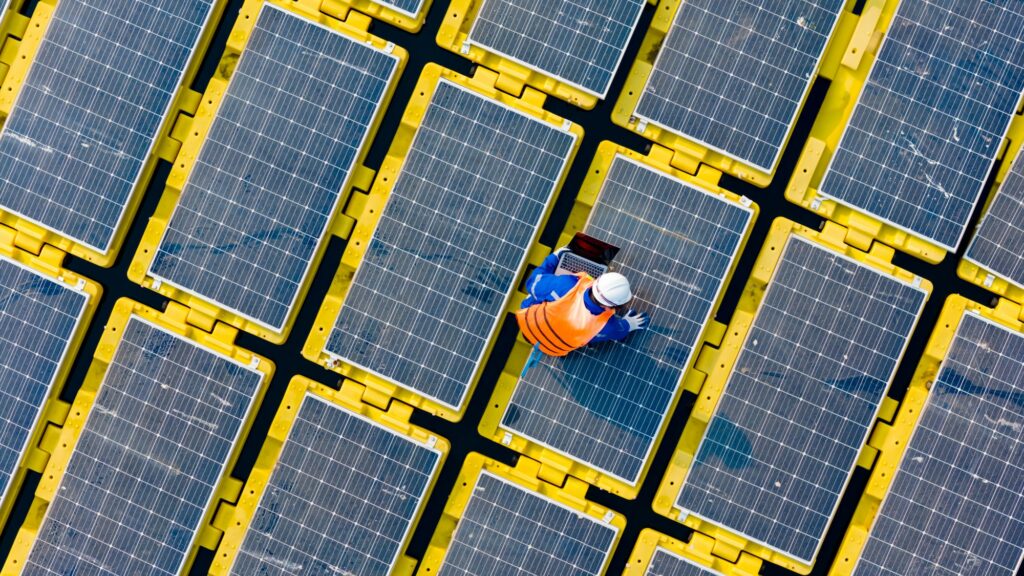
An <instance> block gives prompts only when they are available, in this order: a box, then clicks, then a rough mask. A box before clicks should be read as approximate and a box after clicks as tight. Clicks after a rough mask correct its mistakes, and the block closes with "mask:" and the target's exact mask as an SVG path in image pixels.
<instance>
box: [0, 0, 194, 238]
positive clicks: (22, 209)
mask: <svg viewBox="0 0 1024 576" xmlns="http://www.w3.org/2000/svg"><path fill="white" fill-rule="evenodd" d="M212 6H213V0H106V1H105V2H103V3H101V4H98V3H96V2H89V1H86V0H61V2H59V3H58V4H57V9H56V11H55V12H54V14H53V17H52V19H51V22H50V24H49V28H48V29H47V31H46V35H45V36H44V38H43V41H42V43H41V44H40V46H39V51H38V53H37V54H36V56H35V60H34V61H33V63H32V67H31V69H30V70H29V73H28V77H27V78H26V79H25V82H24V84H23V85H22V88H21V92H20V93H19V95H18V100H17V102H16V104H15V106H14V109H13V110H12V111H11V115H10V117H8V118H7V123H6V124H5V125H4V129H3V133H2V134H0V207H2V209H3V210H6V211H9V212H14V213H17V214H19V215H21V216H24V217H26V218H28V219H30V220H32V221H35V222H38V223H40V224H41V225H43V226H45V227H46V228H48V229H50V230H53V231H55V232H57V233H59V234H62V235H64V236H67V237H68V238H70V239H72V240H74V241H76V242H78V243H80V244H82V245H85V246H88V247H91V248H93V249H95V250H97V251H99V252H102V253H106V252H107V251H108V250H109V249H110V245H111V242H112V241H113V237H114V234H115V232H116V230H117V228H118V226H119V224H120V223H121V220H122V219H123V217H124V212H125V209H126V207H127V205H128V203H129V200H130V198H131V195H132V192H133V191H134V190H135V187H136V185H137V184H138V182H139V178H140V177H141V174H142V169H143V167H144V166H145V163H146V160H147V158H148V157H149V153H150V151H151V150H152V148H153V145H154V143H155V141H156V138H157V136H158V132H159V130H160V127H161V126H162V125H163V122H164V117H165V116H166V115H167V113H168V111H169V107H170V105H171V103H172V101H173V99H174V95H175V93H176V92H177V90H178V86H179V84H181V81H182V78H183V76H184V72H185V69H186V68H187V67H188V64H189V61H190V60H191V59H192V55H193V53H194V52H195V51H196V48H197V45H198V43H199V39H200V37H201V35H202V30H203V27H204V26H205V24H206V22H207V19H208V18H209V17H210V13H211V11H212ZM169 23H173V25H169Z"/></svg>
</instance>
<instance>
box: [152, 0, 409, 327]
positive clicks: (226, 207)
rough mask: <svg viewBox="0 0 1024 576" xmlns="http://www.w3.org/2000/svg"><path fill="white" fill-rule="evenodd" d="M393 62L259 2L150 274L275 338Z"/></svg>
mask: <svg viewBox="0 0 1024 576" xmlns="http://www.w3.org/2000/svg"><path fill="white" fill-rule="evenodd" d="M398 64H399V59H398V57H397V56H395V55H392V54H389V53H386V52H385V51H383V50H380V49H377V48H375V47H373V46H372V45H369V44H367V43H364V42H359V41H356V40H354V39H352V38H349V37H347V36H345V35H343V34H341V33H338V32H336V31H334V30H331V29H330V28H327V27H326V26H322V25H320V24H318V23H315V22H312V21H309V20H307V19H305V18H303V17H301V16H299V15H297V14H294V13H292V12H289V11H287V10H285V9H283V8H280V7H277V6H274V5H273V4H266V5H264V6H263V8H262V10H261V11H260V14H259V19H258V20H257V22H256V26H255V29H254V30H253V32H252V34H251V36H250V37H249V42H248V43H247V45H246V48H245V50H244V51H243V53H242V56H241V60H240V61H239V63H238V67H237V68H236V70H235V72H234V73H233V75H232V77H231V81H230V83H229V85H228V89H227V92H226V93H225V95H224V98H223V101H222V103H221V105H220V108H219V109H218V112H217V116H216V118H215V119H214V121H213V124H212V126H211V128H210V132H209V134H208V136H207V137H206V140H205V141H204V143H203V145H202V148H201V150H200V153H199V156H198V158H197V159H196V161H195V165H194V166H193V168H192V172H191V174H190V175H189V178H188V181H187V183H186V185H185V187H184V190H183V191H182V194H181V198H180V200H179V202H178V205H177V206H176V207H175V210H174V213H173V215H172V217H171V219H170V222H169V223H168V225H167V228H166V230H165V232H164V236H163V238H162V240H161V242H160V245H159V248H158V250H157V252H156V255H155V257H154V258H153V261H152V263H151V266H150V274H151V275H152V276H153V277H155V278H158V279H160V280H161V281H162V282H167V283H169V284H171V285H173V286H176V287H179V288H182V289H184V290H186V291H188V292H191V293H195V294H199V295H201V296H203V297H205V298H208V299H210V300H212V301H214V302H215V303H217V304H219V305H221V306H223V307H225V308H227V309H229V310H231V311H234V312H237V313H238V314H240V315H242V316H244V317H245V318H248V319H250V320H253V321H255V322H257V323H258V324H260V325H263V326H266V327H269V328H271V329H273V330H275V331H281V330H283V329H284V327H285V324H286V322H287V319H288V318H289V317H290V314H291V312H292V310H293V308H294V306H295V303H296V300H297V298H298V295H299V291H300V290H301V287H302V285H303V284H304V283H305V280H306V278H307V277H308V275H309V273H310V268H311V266H312V263H313V259H314V257H315V255H316V253H317V251H318V249H319V247H320V246H321V243H322V242H323V238H324V235H325V234H326V232H327V226H328V224H329V223H330V220H331V217H332V216H333V214H334V211H335V209H336V208H337V205H338V203H339V201H340V200H341V198H342V196H343V192H344V187H345V186H346V183H347V181H348V179H349V176H350V174H351V172H352V168H353V166H354V165H355V163H356V161H357V160H358V157H359V154H360V151H361V150H362V148H363V146H364V144H365V142H366V140H367V138H368V135H369V132H370V128H371V126H372V124H373V122H374V120H375V118H376V117H377V115H378V112H379V109H380V107H381V103H382V101H383V99H384V98H385V97H386V96H387V92H388V86H389V85H390V83H391V80H392V79H393V77H394V75H395V73H396V70H397V68H398Z"/></svg>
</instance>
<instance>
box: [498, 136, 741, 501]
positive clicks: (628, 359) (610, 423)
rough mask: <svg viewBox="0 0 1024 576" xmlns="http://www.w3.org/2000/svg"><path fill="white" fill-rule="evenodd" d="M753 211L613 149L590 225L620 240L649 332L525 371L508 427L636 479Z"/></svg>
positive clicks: (619, 265) (591, 230) (504, 423)
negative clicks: (646, 314) (614, 154)
mask: <svg viewBox="0 0 1024 576" xmlns="http://www.w3.org/2000/svg"><path fill="white" fill-rule="evenodd" d="M752 220H753V210H751V209H750V208H747V207H745V206H742V205H739V204H736V203H733V202H730V201H728V200H725V199H724V198H722V197H720V196H718V195H715V194H711V193H709V192H707V191H704V190H701V189H699V188H697V187H695V186H693V185H691V184H688V183H686V182H684V181H682V180H679V179H677V178H675V177H672V176H670V175H668V174H665V173H662V172H658V171H656V170H654V169H652V168H650V167H647V166H644V165H643V164H640V163H639V162H636V161H634V160H632V159H630V158H628V157H625V156H622V155H616V157H615V159H614V160H613V161H612V165H611V167H610V168H609V170H608V176H607V178H606V180H605V183H604V185H603V186H602V191H601V193H600V195H599V197H598V199H597V201H596V202H595V203H594V207H593V209H592V210H591V214H590V218H589V219H588V222H587V225H586V227H585V231H586V232H587V233H588V234H590V235H592V236H595V237H597V238H600V239H602V240H605V241H607V242H610V243H611V244H613V245H615V246H618V247H619V248H620V251H619V254H618V256H617V257H616V261H615V270H617V271H619V272H621V273H623V274H625V275H626V277H627V278H629V279H630V282H631V283H632V285H633V287H634V291H635V293H636V299H635V300H634V302H632V303H631V306H633V307H635V308H636V309H638V310H644V311H647V312H649V313H650V315H651V325H650V327H649V328H648V330H646V331H645V332H642V333H638V334H633V335H632V336H630V337H629V339H628V340H626V341H625V342H623V343H602V344H598V345H595V346H593V347H587V348H583V349H581V350H577V351H575V352H573V353H572V354H571V355H569V356H567V357H565V358H553V357H547V356H545V357H544V358H543V359H542V360H541V362H540V363H539V364H538V365H537V366H534V367H533V368H531V369H530V370H529V371H528V372H527V373H526V377H525V378H520V380H519V382H518V383H517V385H516V389H515V391H514V392H513V395H512V398H511V399H510V400H509V403H508V405H507V406H506V408H505V413H504V414H503V416H502V419H501V427H502V428H503V429H506V430H509V431H511V432H513V433H515V434H517V435H519V436H522V437H524V438H528V439H529V440H531V441H532V442H535V443H537V444H540V445H542V446H545V447H547V448H548V449H550V450H553V451H555V452H558V453H560V454H565V455H567V456H569V457H570V458H573V459H575V460H579V461H581V462H584V463H586V464H587V465H588V466H591V467H593V468H594V469H596V470H600V471H601V472H604V473H606V474H608V475H610V476H613V477H615V478H619V479H620V480H623V481H624V482H627V483H629V484H631V485H633V484H636V483H637V481H638V480H639V477H640V474H641V472H642V470H643V468H644V464H645V463H646V462H647V460H648V458H650V456H651V452H652V451H653V450H654V446H655V439H656V438H657V436H658V433H659V431H660V430H661V427H662V425H663V424H664V422H665V419H666V418H667V417H668V409H669V407H670V405H671V403H672V401H673V399H674V398H675V397H676V394H677V393H678V391H679V383H680V381H681V379H682V375H683V373H684V371H685V370H686V367H687V366H689V364H690V360H691V358H692V355H693V352H694V349H695V346H696V344H697V340H698V339H699V338H700V335H701V333H702V332H703V329H704V326H705V325H706V324H707V322H708V320H709V319H710V317H711V314H712V312H713V308H714V304H715V302H717V301H718V297H719V295H720V294H721V291H722V289H723V288H724V285H725V280H726V277H727V275H728V273H729V271H730V270H731V269H732V266H733V264H734V262H735V259H736V257H737V256H738V252H739V248H740V246H741V245H742V242H743V238H744V236H745V234H746V231H747V229H748V228H749V226H750V224H751V222H752Z"/></svg>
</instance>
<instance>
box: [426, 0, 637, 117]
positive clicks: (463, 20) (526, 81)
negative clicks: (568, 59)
mask: <svg viewBox="0 0 1024 576" xmlns="http://www.w3.org/2000/svg"><path fill="white" fill-rule="evenodd" d="M486 1H487V0H452V2H451V4H450V5H449V6H448V13H447V14H445V18H444V20H442V21H441V27H440V29H439V30H438V32H437V44H438V45H439V46H440V47H441V48H444V49H445V50H448V51H451V52H454V53H456V54H459V55H461V56H464V57H466V58H469V59H470V60H472V61H473V62H476V63H477V64H479V65H481V66H486V67H488V68H490V69H492V70H495V71H497V72H498V73H499V74H500V75H501V77H500V79H499V82H501V83H502V87H503V89H506V90H507V91H509V92H511V93H513V94H515V93H518V92H520V91H522V89H523V86H524V85H529V86H532V87H534V88H536V89H537V90H541V91H542V92H545V93H547V94H550V95H552V96H554V97H556V98H558V99H560V100H565V101H566V102H568V103H570V104H573V105H575V106H579V107H580V108H583V109H584V110H592V109H593V108H594V106H596V105H597V103H598V102H599V101H600V100H603V99H605V98H606V97H607V96H608V94H609V93H610V91H611V84H612V83H613V82H614V76H617V75H618V71H619V70H621V68H622V65H623V64H624V63H625V61H626V59H625V53H626V51H627V50H626V48H627V47H628V45H629V44H630V43H632V41H633V39H634V37H635V36H636V34H638V33H639V23H640V19H641V18H642V15H643V12H644V11H646V10H649V9H650V5H653V4H656V3H657V0H646V3H645V4H646V5H645V6H644V7H643V8H642V9H641V10H640V12H639V13H638V14H637V18H636V21H635V22H633V32H632V33H631V34H630V36H629V39H628V40H627V42H626V46H624V47H623V51H622V54H621V55H620V56H619V62H618V64H617V65H616V67H615V68H616V72H615V74H613V82H609V85H608V89H606V90H605V92H604V93H603V94H602V93H598V92H595V91H593V90H590V89H588V88H584V87H583V86H580V85H578V84H576V83H574V82H570V81H568V80H565V79H562V78H559V77H557V76H555V75H554V74H551V73H548V72H544V71H542V70H540V69H539V68H535V67H533V66H532V65H530V64H526V63H525V62H523V61H521V60H519V59H517V58H514V57H512V56H510V55H508V54H504V53H502V52H499V51H498V50H495V49H493V48H490V47H486V46H483V45H480V44H475V43H473V42H470V40H469V34H470V32H471V30H472V29H473V27H474V26H475V25H476V21H477V16H478V15H479V13H480V9H481V7H482V6H483V4H484V2H486Z"/></svg>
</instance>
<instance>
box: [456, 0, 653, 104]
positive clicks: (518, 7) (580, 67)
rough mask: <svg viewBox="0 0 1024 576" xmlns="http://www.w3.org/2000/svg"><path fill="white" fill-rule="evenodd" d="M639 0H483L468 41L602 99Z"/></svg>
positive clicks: (637, 13) (629, 33) (637, 15)
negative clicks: (616, 0)
mask: <svg viewBox="0 0 1024 576" xmlns="http://www.w3.org/2000/svg"><path fill="white" fill-rule="evenodd" d="M644 4H645V2H644V0H619V1H618V2H608V1H607V0H484V3H483V5H482V6H481V7H480V11H479V12H478V13H477V16H476V19H475V20H474V21H473V26H472V28H471V29H470V31H469V42H470V43H471V44H476V45H479V46H482V47H484V48H486V49H487V50H490V51H493V52H496V53H498V54H501V55H504V56H508V57H509V58H512V59H513V60H515V61H517V62H521V63H523V64H525V65H527V66H528V67H530V68H534V69H537V70H540V71H541V72H544V73H545V74H547V75H549V76H553V77H554V78H556V79H559V80H562V81H564V82H566V83H568V84H571V85H573V86H576V87H578V88H581V89H583V90H584V91H586V92H588V93H591V94H594V95H596V96H599V97H601V98H604V97H605V95H607V94H608V88H609V87H610V86H611V83H612V78H613V77H614V76H615V71H616V70H618V68H619V64H620V63H621V62H622V57H623V54H624V53H625V51H626V45H627V44H629V39H630V37H631V36H632V35H633V30H634V29H635V28H636V26H637V23H638V22H639V20H640V13H641V11H642V10H643V7H644Z"/></svg>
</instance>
